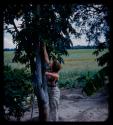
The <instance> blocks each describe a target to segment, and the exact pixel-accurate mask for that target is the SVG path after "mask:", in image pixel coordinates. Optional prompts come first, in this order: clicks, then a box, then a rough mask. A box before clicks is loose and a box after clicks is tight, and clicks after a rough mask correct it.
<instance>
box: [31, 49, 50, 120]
mask: <svg viewBox="0 0 113 125" xmlns="http://www.w3.org/2000/svg"><path fill="white" fill-rule="evenodd" d="M42 62H43V63H42ZM33 87H34V92H35V95H36V97H37V100H38V108H39V120H40V121H47V120H48V93H47V84H46V78H45V75H44V61H42V58H41V53H40V48H38V47H37V49H36V67H35V72H34V78H33Z"/></svg>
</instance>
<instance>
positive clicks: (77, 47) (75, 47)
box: [70, 45, 96, 49]
mask: <svg viewBox="0 0 113 125" xmlns="http://www.w3.org/2000/svg"><path fill="white" fill-rule="evenodd" d="M70 49H96V46H81V45H78V46H73V47H71V48H70Z"/></svg>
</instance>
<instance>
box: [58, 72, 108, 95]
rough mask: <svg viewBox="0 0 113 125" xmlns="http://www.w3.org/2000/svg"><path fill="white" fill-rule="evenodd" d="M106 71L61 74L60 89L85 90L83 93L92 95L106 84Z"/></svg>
mask: <svg viewBox="0 0 113 125" xmlns="http://www.w3.org/2000/svg"><path fill="white" fill-rule="evenodd" d="M105 76H106V73H105V71H102V70H100V71H98V72H97V71H90V72H89V71H86V72H76V71H75V72H67V73H65V72H63V73H60V80H59V87H60V88H62V87H64V88H76V87H81V88H83V92H85V93H86V94H87V95H92V94H93V93H94V92H97V91H98V90H99V89H100V88H101V87H103V86H104V83H105Z"/></svg>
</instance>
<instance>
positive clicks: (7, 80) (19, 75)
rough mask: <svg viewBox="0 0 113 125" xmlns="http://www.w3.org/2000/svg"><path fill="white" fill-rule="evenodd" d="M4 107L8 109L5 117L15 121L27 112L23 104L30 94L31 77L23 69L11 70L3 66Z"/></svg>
mask: <svg viewBox="0 0 113 125" xmlns="http://www.w3.org/2000/svg"><path fill="white" fill-rule="evenodd" d="M4 88H5V101H4V105H5V107H6V108H8V113H7V116H8V118H10V116H14V117H15V118H16V119H17V120H20V118H21V117H22V116H23V115H24V112H25V111H26V110H27V109H26V108H25V106H24V104H23V102H26V101H27V100H26V99H27V97H28V96H29V94H30V93H32V90H33V89H32V85H31V75H30V73H29V72H27V70H25V69H13V70H12V69H11V67H10V66H4Z"/></svg>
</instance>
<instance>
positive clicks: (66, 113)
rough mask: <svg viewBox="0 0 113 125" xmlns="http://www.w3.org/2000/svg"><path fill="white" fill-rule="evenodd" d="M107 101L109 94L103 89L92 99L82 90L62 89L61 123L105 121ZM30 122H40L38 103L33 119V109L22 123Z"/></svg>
mask: <svg viewBox="0 0 113 125" xmlns="http://www.w3.org/2000/svg"><path fill="white" fill-rule="evenodd" d="M107 99H108V94H107V92H106V91H105V90H103V89H101V90H100V91H99V92H97V93H96V94H94V95H92V96H90V97H87V96H86V95H83V94H82V92H81V89H80V88H78V89H61V99H60V105H59V121H74V122H81V121H83V122H85V121H91V122H93V121H105V120H107V118H108V115H109V111H108V101H107ZM13 120H14V119H13ZM29 120H32V121H38V108H37V102H35V105H34V108H33V117H32V119H31V107H30V109H29V111H28V112H26V113H25V115H24V117H23V118H22V119H21V121H29Z"/></svg>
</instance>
